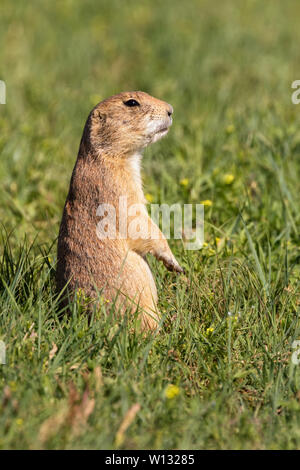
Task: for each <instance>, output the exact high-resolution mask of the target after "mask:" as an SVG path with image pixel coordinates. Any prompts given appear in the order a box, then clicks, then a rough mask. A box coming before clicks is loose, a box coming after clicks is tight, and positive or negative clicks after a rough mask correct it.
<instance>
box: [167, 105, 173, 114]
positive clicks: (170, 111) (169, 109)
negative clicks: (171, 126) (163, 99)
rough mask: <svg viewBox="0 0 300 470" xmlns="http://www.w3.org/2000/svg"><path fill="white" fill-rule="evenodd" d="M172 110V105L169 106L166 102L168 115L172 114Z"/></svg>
mask: <svg viewBox="0 0 300 470" xmlns="http://www.w3.org/2000/svg"><path fill="white" fill-rule="evenodd" d="M173 111H174V110H173V106H171V105H170V104H168V107H167V114H168V116H169V117H171V116H172V114H173Z"/></svg>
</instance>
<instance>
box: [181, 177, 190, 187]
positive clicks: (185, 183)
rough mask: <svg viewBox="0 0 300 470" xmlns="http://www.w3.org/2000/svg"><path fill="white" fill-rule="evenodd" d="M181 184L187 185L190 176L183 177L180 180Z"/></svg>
mask: <svg viewBox="0 0 300 470" xmlns="http://www.w3.org/2000/svg"><path fill="white" fill-rule="evenodd" d="M180 184H181V186H187V185H188V184H189V180H188V178H182V180H180Z"/></svg>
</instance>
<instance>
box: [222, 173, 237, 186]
mask: <svg viewBox="0 0 300 470" xmlns="http://www.w3.org/2000/svg"><path fill="white" fill-rule="evenodd" d="M222 181H223V183H225V184H231V183H232V182H233V181H234V175H232V174H230V173H228V174H226V175H224V176H223V179H222Z"/></svg>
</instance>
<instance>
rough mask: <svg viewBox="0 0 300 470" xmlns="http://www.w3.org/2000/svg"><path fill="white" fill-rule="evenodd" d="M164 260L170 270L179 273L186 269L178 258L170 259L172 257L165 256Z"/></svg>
mask: <svg viewBox="0 0 300 470" xmlns="http://www.w3.org/2000/svg"><path fill="white" fill-rule="evenodd" d="M162 261H163V263H164V265H165V267H166V268H167V269H168V270H169V271H175V272H177V273H183V272H184V270H183V269H182V267H181V266H180V265H179V264H178V263H177V261H176V260H173V259H170V258H164V259H163V260H162Z"/></svg>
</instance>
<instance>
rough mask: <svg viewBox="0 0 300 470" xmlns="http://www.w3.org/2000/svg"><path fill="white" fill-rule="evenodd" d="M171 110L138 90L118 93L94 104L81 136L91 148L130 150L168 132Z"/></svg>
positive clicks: (114, 152)
mask: <svg viewBox="0 0 300 470" xmlns="http://www.w3.org/2000/svg"><path fill="white" fill-rule="evenodd" d="M172 113H173V108H172V106H171V105H170V104H168V103H166V102H164V101H161V100H158V99H156V98H153V97H152V96H150V95H148V94H147V93H144V92H142V91H132V92H124V93H120V94H118V95H115V96H112V97H110V98H107V99H106V100H104V101H101V103H99V104H98V105H97V106H95V108H94V109H93V110H92V112H91V113H90V115H89V118H88V120H87V124H86V128H85V132H84V138H85V139H88V140H89V144H90V145H91V147H92V149H93V150H94V151H101V150H103V151H105V153H111V154H112V156H117V155H128V154H132V153H134V152H137V151H139V150H141V149H143V148H144V147H146V146H147V145H149V144H151V143H153V142H156V141H157V140H159V139H160V138H161V137H163V136H165V135H166V134H167V133H168V130H169V127H170V126H171V124H172Z"/></svg>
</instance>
